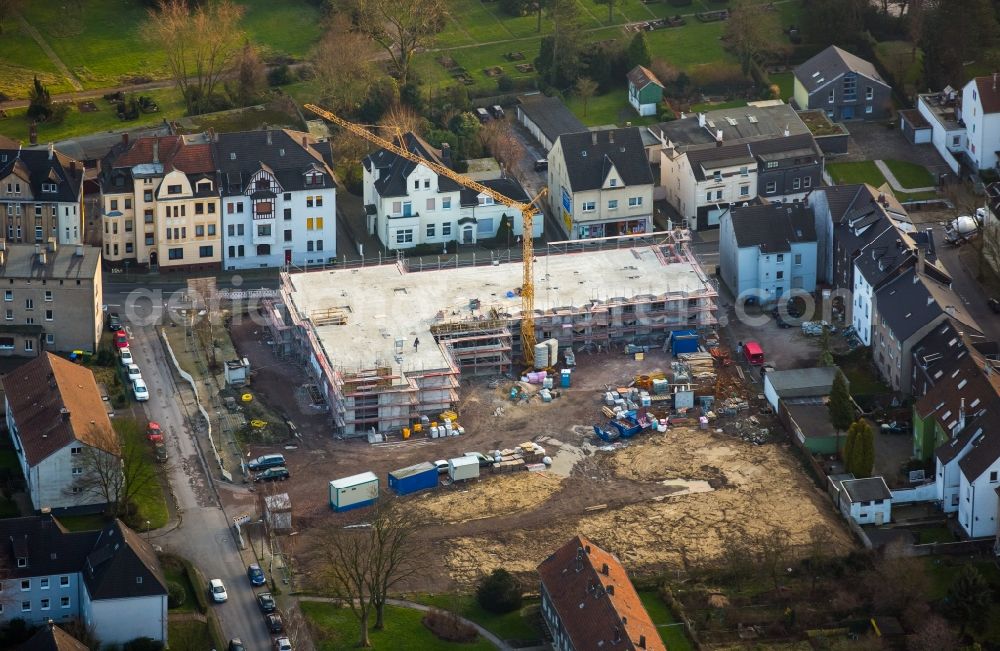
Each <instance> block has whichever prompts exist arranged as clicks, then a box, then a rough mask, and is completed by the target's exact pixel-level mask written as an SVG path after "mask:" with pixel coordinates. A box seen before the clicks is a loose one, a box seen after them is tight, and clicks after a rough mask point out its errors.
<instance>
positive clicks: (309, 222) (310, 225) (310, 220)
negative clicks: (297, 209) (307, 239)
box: [306, 217, 313, 231]
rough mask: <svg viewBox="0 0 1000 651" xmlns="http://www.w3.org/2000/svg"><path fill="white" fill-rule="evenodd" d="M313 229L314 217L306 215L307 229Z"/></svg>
mask: <svg viewBox="0 0 1000 651" xmlns="http://www.w3.org/2000/svg"><path fill="white" fill-rule="evenodd" d="M312 229H313V218H312V217H306V230H307V231H311V230H312Z"/></svg>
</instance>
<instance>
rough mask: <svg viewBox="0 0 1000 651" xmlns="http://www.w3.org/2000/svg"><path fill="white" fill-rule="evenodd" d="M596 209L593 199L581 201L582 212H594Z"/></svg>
mask: <svg viewBox="0 0 1000 651" xmlns="http://www.w3.org/2000/svg"><path fill="white" fill-rule="evenodd" d="M595 210H597V203H596V202H594V201H584V202H583V212H594V211H595Z"/></svg>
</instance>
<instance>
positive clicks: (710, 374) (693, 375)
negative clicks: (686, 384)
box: [673, 351, 717, 382]
mask: <svg viewBox="0 0 1000 651" xmlns="http://www.w3.org/2000/svg"><path fill="white" fill-rule="evenodd" d="M677 358H678V359H679V360H680V362H674V363H673V366H674V368H675V371H674V372H675V373H676V372H677V371H676V369H677V367H678V366H680V365H683V366H685V367H687V375H688V378H690V379H694V380H698V381H699V382H701V381H704V382H715V377H716V373H715V363H716V361H717V359H716V357H714V356H713V355H712V354H711V353H709V352H701V351H699V352H696V353H681V354H680V355H678V356H677Z"/></svg>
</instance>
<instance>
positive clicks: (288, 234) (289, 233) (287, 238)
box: [230, 229, 292, 255]
mask: <svg viewBox="0 0 1000 651" xmlns="http://www.w3.org/2000/svg"><path fill="white" fill-rule="evenodd" d="M285 241H286V242H291V241H292V231H291V229H285ZM230 255H232V254H230Z"/></svg>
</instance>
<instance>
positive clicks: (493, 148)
mask: <svg viewBox="0 0 1000 651" xmlns="http://www.w3.org/2000/svg"><path fill="white" fill-rule="evenodd" d="M479 139H480V141H481V142H482V144H483V148H484V149H486V150H488V151H489V152H490V154H491V155H492V156H493V158H495V159H497V162H498V163H500V164H501V165H503V167H504V169H506V170H507V173H508V174H510V175H511V176H515V177H516V176H518V174H519V173H520V171H521V160H522V159H523V158H524V145H522V144H521V141H520V140H518V138H517V136H516V135H515V134H514V129H513V127H511V126H510V123H509V122H507V121H506V120H491V121H489V122H487V123H486V124H485V125H483V128H482V129H480V130H479Z"/></svg>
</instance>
